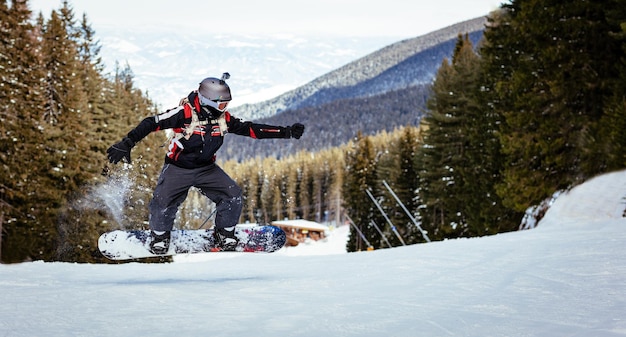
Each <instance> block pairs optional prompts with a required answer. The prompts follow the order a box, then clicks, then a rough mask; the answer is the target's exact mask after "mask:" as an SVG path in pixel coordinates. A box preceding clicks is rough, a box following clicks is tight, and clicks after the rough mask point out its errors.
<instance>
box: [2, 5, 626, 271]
mask: <svg viewBox="0 0 626 337" xmlns="http://www.w3.org/2000/svg"><path fill="white" fill-rule="evenodd" d="M0 39H1V40H2V44H1V45H0V77H1V79H2V81H1V88H0V233H1V236H0V261H1V262H3V263H15V262H21V261H29V260H44V261H71V262H108V261H106V260H105V259H104V258H103V257H102V256H101V255H100V253H99V251H98V249H97V238H98V236H99V235H100V234H101V233H102V232H104V231H108V230H111V229H115V228H120V227H124V228H128V227H127V226H130V228H146V226H147V225H146V220H147V217H148V214H147V203H148V202H149V199H150V197H151V193H152V188H153V187H154V184H155V183H156V179H157V176H158V173H159V170H160V168H161V165H162V161H163V154H164V149H163V148H162V146H163V144H164V143H165V142H166V141H167V135H166V134H165V133H155V134H153V135H150V136H148V137H147V138H146V139H144V140H143V141H142V142H141V143H140V144H138V146H136V147H135V148H134V149H133V152H132V164H121V163H120V164H118V165H115V166H114V165H109V164H107V160H106V149H107V148H108V147H109V146H110V145H111V144H113V143H115V142H117V141H119V140H120V139H121V138H122V137H123V136H124V135H125V134H126V133H127V132H128V131H129V130H130V129H131V128H132V127H133V126H134V125H136V124H137V123H138V122H139V121H141V120H142V119H143V118H145V117H146V116H149V115H152V114H156V113H158V111H157V110H156V106H155V104H154V103H153V102H152V101H151V99H150V98H149V95H148V93H147V92H143V91H142V90H141V89H139V88H136V87H135V85H134V83H133V73H132V70H131V69H130V67H129V66H128V65H119V64H118V65H117V66H116V67H115V71H114V72H112V73H105V70H104V65H103V64H102V60H101V58H100V56H99V49H100V47H101V46H100V45H99V42H98V39H97V37H96V35H95V32H94V30H93V29H92V28H91V27H90V24H89V22H88V18H87V16H86V15H83V17H81V18H76V17H75V13H74V12H73V10H72V7H71V6H70V4H69V3H68V2H67V1H64V2H63V4H62V6H61V7H60V8H59V9H58V10H54V11H52V13H50V15H49V17H48V18H47V19H45V18H44V17H43V15H42V14H41V13H40V14H39V15H38V16H35V15H34V14H33V13H32V12H31V11H30V10H29V8H28V1H27V0H11V1H7V0H1V1H0ZM415 95H416V97H417V98H416V99H423V96H424V93H423V92H422V90H420V91H419V92H416V93H415ZM427 107H428V108H427V111H426V112H425V115H424V118H423V119H421V121H420V123H419V125H407V126H404V127H399V128H397V129H396V130H395V131H393V132H381V133H379V134H377V135H373V136H363V135H362V134H358V135H357V136H356V137H355V138H354V139H353V140H351V141H350V142H348V143H347V144H344V145H341V146H337V147H332V148H327V149H323V150H318V151H314V152H313V151H300V152H298V153H297V154H295V155H293V156H289V157H286V158H280V160H279V159H276V158H272V157H266V158H261V157H256V158H250V159H249V160H245V161H226V162H220V165H221V166H222V167H223V168H224V170H225V171H226V172H228V173H229V174H231V176H232V177H233V178H234V179H235V180H236V181H237V182H238V183H239V184H240V185H241V187H242V188H243V189H244V198H245V200H244V210H243V213H242V216H241V219H240V220H241V222H256V221H263V222H268V221H272V220H282V219H285V218H288V219H296V218H302V219H308V220H313V221H320V222H327V221H328V222H330V221H338V222H342V223H349V224H350V226H351V228H352V230H351V235H350V239H349V241H348V243H347V248H348V251H359V250H366V249H381V248H387V247H392V246H399V245H404V244H415V243H422V242H426V241H430V240H432V241H436V240H444V239H449V238H459V237H474V236H482V235H490V234H495V233H501V232H506V231H513V230H518V229H519V228H520V223H521V221H522V219H523V217H524V215H525V213H526V212H528V210H529V209H532V208H533V207H535V206H536V205H538V204H540V203H541V202H543V201H544V200H545V199H547V198H550V197H551V195H552V194H553V193H554V192H556V191H559V190H567V189H569V188H571V187H573V186H575V185H577V184H579V183H581V182H583V181H585V180H587V179H589V178H591V177H593V176H595V175H597V174H600V173H603V172H609V171H614V170H619V169H624V168H626V133H624V132H623V130H626V0H590V1H586V0H569V1H556V0H513V1H510V2H508V3H505V4H503V5H502V6H501V8H500V9H499V10H497V11H494V12H493V13H490V15H489V18H488V24H487V26H486V27H485V31H484V37H483V39H482V40H481V41H480V42H479V43H478V44H477V45H475V44H474V43H472V42H471V41H470V39H469V38H468V36H467V35H464V34H460V35H459V36H458V39H457V42H456V47H455V50H454V54H453V55H452V57H451V58H450V59H445V60H443V61H442V63H441V66H440V67H439V70H438V72H437V75H436V78H435V79H434V81H433V83H432V86H431V88H430V93H429V95H428V99H427ZM367 108H368V107H367V105H362V109H367ZM376 109H380V107H376ZM380 113H384V111H383V112H380ZM422 113H423V112H422V111H415V114H422ZM348 122H349V121H348ZM306 132H313V133H314V132H315V130H309V129H307V131H306ZM228 137H230V136H228ZM251 141H252V140H251ZM227 142H228V141H227ZM225 146H228V144H226V145H225ZM128 181H130V182H131V185H132V187H131V188H129V190H128V191H127V192H128V193H127V194H125V195H124V200H123V204H121V205H116V207H117V208H119V209H122V210H123V213H124V215H123V218H117V217H115V216H113V215H112V214H111V212H110V211H111V208H112V207H111V205H105V204H103V202H102V200H101V199H99V198H98V197H96V194H95V192H96V191H99V190H100V191H101V190H102V186H108V187H111V188H108V189H107V190H109V191H113V190H115V189H114V188H112V187H116V188H119V187H120V186H124V185H125V184H126V182H128ZM387 186H388V187H389V188H387ZM390 191H393V192H394V193H393V194H392V193H390ZM396 197H397V199H398V200H400V201H401V202H402V203H401V204H400V203H399V202H397V201H396ZM212 207H213V206H212V205H211V204H210V203H209V202H208V201H207V200H206V199H204V198H203V197H201V196H200V195H199V193H197V192H195V191H193V190H192V192H191V193H190V195H189V198H188V199H187V201H185V203H184V204H183V207H182V208H181V211H180V212H179V219H178V220H177V226H178V227H180V228H198V227H199V226H201V225H202V226H203V225H204V221H205V219H206V217H207V216H209V215H210V213H211V210H212ZM381 210H382V211H381ZM407 211H408V213H409V214H410V216H409V215H407ZM129 224H132V225H129ZM381 234H382V235H381Z"/></svg>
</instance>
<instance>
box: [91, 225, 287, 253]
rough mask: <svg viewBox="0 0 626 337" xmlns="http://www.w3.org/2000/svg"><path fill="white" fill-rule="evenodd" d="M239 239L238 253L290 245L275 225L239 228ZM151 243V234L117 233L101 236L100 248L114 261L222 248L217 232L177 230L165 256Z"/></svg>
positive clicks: (276, 248) (268, 250) (138, 232)
mask: <svg viewBox="0 0 626 337" xmlns="http://www.w3.org/2000/svg"><path fill="white" fill-rule="evenodd" d="M235 235H236V236H237V238H238V239H239V243H238V245H237V249H236V251H235V252H246V253H272V252H275V251H277V250H279V249H281V248H282V247H283V246H284V245H285V242H286V241H287V237H286V235H285V232H283V230H282V229H280V228H278V227H276V226H271V225H265V226H262V225H237V226H236V227H235ZM150 240H151V238H150V231H149V230H115V231H111V232H106V233H104V234H102V235H100V238H99V239H98V248H99V249H100V252H101V253H102V255H104V256H105V257H106V258H108V259H111V260H131V259H140V258H147V257H157V256H171V255H176V254H194V253H202V252H212V251H215V250H216V248H218V247H217V246H216V244H215V240H214V239H213V229H196V230H185V229H183V230H173V231H172V235H171V240H170V247H169V250H168V252H167V253H166V254H163V255H157V254H153V253H152V252H150V250H149V244H150Z"/></svg>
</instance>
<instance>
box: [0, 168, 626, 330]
mask: <svg viewBox="0 0 626 337" xmlns="http://www.w3.org/2000/svg"><path fill="white" fill-rule="evenodd" d="M625 196H626V171H621V172H616V173H612V174H608V175H604V176H601V177H598V178H596V179H593V180H591V181H589V182H588V183H586V184H584V185H581V186H579V187H576V188H574V189H573V190H572V191H570V192H569V193H564V194H562V195H561V196H560V197H559V199H557V201H556V202H555V203H554V205H553V207H552V208H551V209H550V210H549V211H548V213H547V214H546V217H545V218H544V219H543V220H542V221H541V222H540V223H539V226H538V227H537V228H536V229H532V230H527V231H520V232H514V233H507V234H500V235H495V236H490V237H484V238H474V239H460V240H449V241H443V242H433V243H429V244H420V245H413V246H407V247H401V248H394V249H385V250H379V251H374V252H362V253H351V254H345V253H341V252H340V251H338V252H335V253H333V254H329V255H302V254H292V255H290V254H287V253H284V252H279V253H276V254H268V255H259V254H239V255H237V254H231V255H224V256H222V257H220V258H217V259H212V260H193V259H187V260H177V262H175V263H170V264H151V265H144V264H137V263H131V264H124V265H91V264H69V263H43V262H33V263H23V264H16V265H0V336H92V335H95V336H136V335H155V336H172V335H176V336H200V335H202V336H251V335H254V336H626V314H625V313H626V259H624V256H626V219H625V218H622V217H621V216H622V215H621V214H622V212H623V210H624V201H625V200H624V197H625ZM340 230H341V228H339V229H337V231H338V232H336V233H333V234H332V235H333V236H334V235H335V234H337V236H335V238H341V237H342V234H341V232H339V231H340ZM344 233H345V232H344ZM331 237H332V236H331ZM343 238H344V239H345V235H344V236H343ZM331 242H332V241H331V240H330V238H329V241H328V242H327V244H329V245H331V246H333V245H336V243H335V244H331ZM317 244H318V243H316V244H315V245H317ZM319 244H320V245H319V249H320V250H323V249H324V248H323V243H319ZM309 247H310V246H309ZM294 255H295V256H294Z"/></svg>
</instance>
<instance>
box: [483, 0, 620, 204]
mask: <svg viewBox="0 0 626 337" xmlns="http://www.w3.org/2000/svg"><path fill="white" fill-rule="evenodd" d="M606 5H607V4H606V3H605V2H604V1H574V2H566V3H564V2H561V1H539V0H527V1H513V3H512V5H511V6H509V7H508V9H510V10H513V11H509V13H507V14H505V15H504V17H505V18H506V19H507V20H508V21H504V22H503V23H504V24H500V25H498V26H495V27H493V29H492V32H490V33H486V34H485V35H486V37H487V39H488V40H489V39H492V38H494V39H499V41H498V42H496V41H495V40H494V41H490V43H491V44H492V45H493V46H495V45H497V44H499V43H500V42H502V44H501V45H504V46H505V47H504V48H501V49H497V48H495V47H492V48H491V49H490V50H489V52H492V53H495V54H493V55H491V56H490V57H489V61H494V60H497V61H496V62H498V63H499V64H507V65H508V68H509V69H510V72H509V73H508V74H503V73H502V72H501V71H500V75H504V76H502V77H500V78H501V81H500V82H499V83H498V85H497V86H496V90H497V92H498V93H499V94H500V97H501V98H502V101H504V102H506V105H504V104H503V105H502V106H500V107H499V108H500V109H502V110H501V111H502V114H503V116H504V117H505V125H503V128H502V133H501V141H502V145H503V149H504V152H505V154H506V155H507V163H506V166H505V168H504V181H503V182H502V184H500V186H499V188H498V191H499V194H500V195H501V196H502V197H503V198H504V202H505V203H506V205H507V206H508V207H511V208H513V209H515V210H518V211H523V210H525V209H526V208H527V207H529V206H530V205H533V204H537V203H538V202H540V201H541V200H543V199H544V198H546V197H548V196H549V195H551V194H552V193H553V192H554V191H555V190H558V189H563V188H567V187H569V186H571V185H572V184H575V183H577V182H580V181H582V180H584V179H586V178H587V177H589V176H590V175H591V174H595V173H597V172H598V171H600V170H602V167H603V166H604V165H605V164H604V163H603V162H604V161H603V159H602V157H599V153H598V152H597V151H595V150H592V149H593V147H594V145H593V142H594V141H593V140H591V141H590V139H592V138H590V137H589V135H590V134H591V133H593V132H594V131H595V129H596V126H597V123H598V121H599V119H600V118H601V116H602V113H603V110H604V101H605V98H606V93H607V90H608V86H607V85H608V84H609V83H611V82H612V80H611V79H612V78H614V73H615V71H614V68H613V65H614V64H617V59H616V56H618V55H619V52H618V50H617V48H616V43H615V41H614V40H612V39H610V38H609V34H608V32H609V30H610V28H609V26H607V24H606V21H605V19H604V8H605V7H606ZM500 29H502V30H503V31H502V32H498V30H500ZM505 31H506V33H505ZM513 40H516V41H513ZM505 49H506V50H505ZM492 69H493V66H492ZM594 162H595V163H597V165H592V166H593V167H589V165H588V164H589V163H594Z"/></svg>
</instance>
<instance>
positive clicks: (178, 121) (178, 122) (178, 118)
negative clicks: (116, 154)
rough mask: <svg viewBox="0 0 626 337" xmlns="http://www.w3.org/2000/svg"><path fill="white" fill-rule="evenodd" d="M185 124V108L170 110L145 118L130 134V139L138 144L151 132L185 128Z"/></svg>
mask: <svg viewBox="0 0 626 337" xmlns="http://www.w3.org/2000/svg"><path fill="white" fill-rule="evenodd" d="M184 124H185V111H184V109H183V107H177V108H174V109H170V110H168V111H166V112H164V113H161V114H158V115H156V116H151V117H146V118H144V119H143V120H142V121H141V122H140V123H139V125H137V126H136V127H135V128H134V129H132V130H131V131H130V132H129V133H128V135H127V136H128V138H130V139H131V140H132V141H133V142H135V143H137V142H139V141H140V140H142V139H144V138H145V137H146V136H147V135H149V134H150V133H151V132H154V131H159V130H165V129H173V128H179V127H183V126H184Z"/></svg>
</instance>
